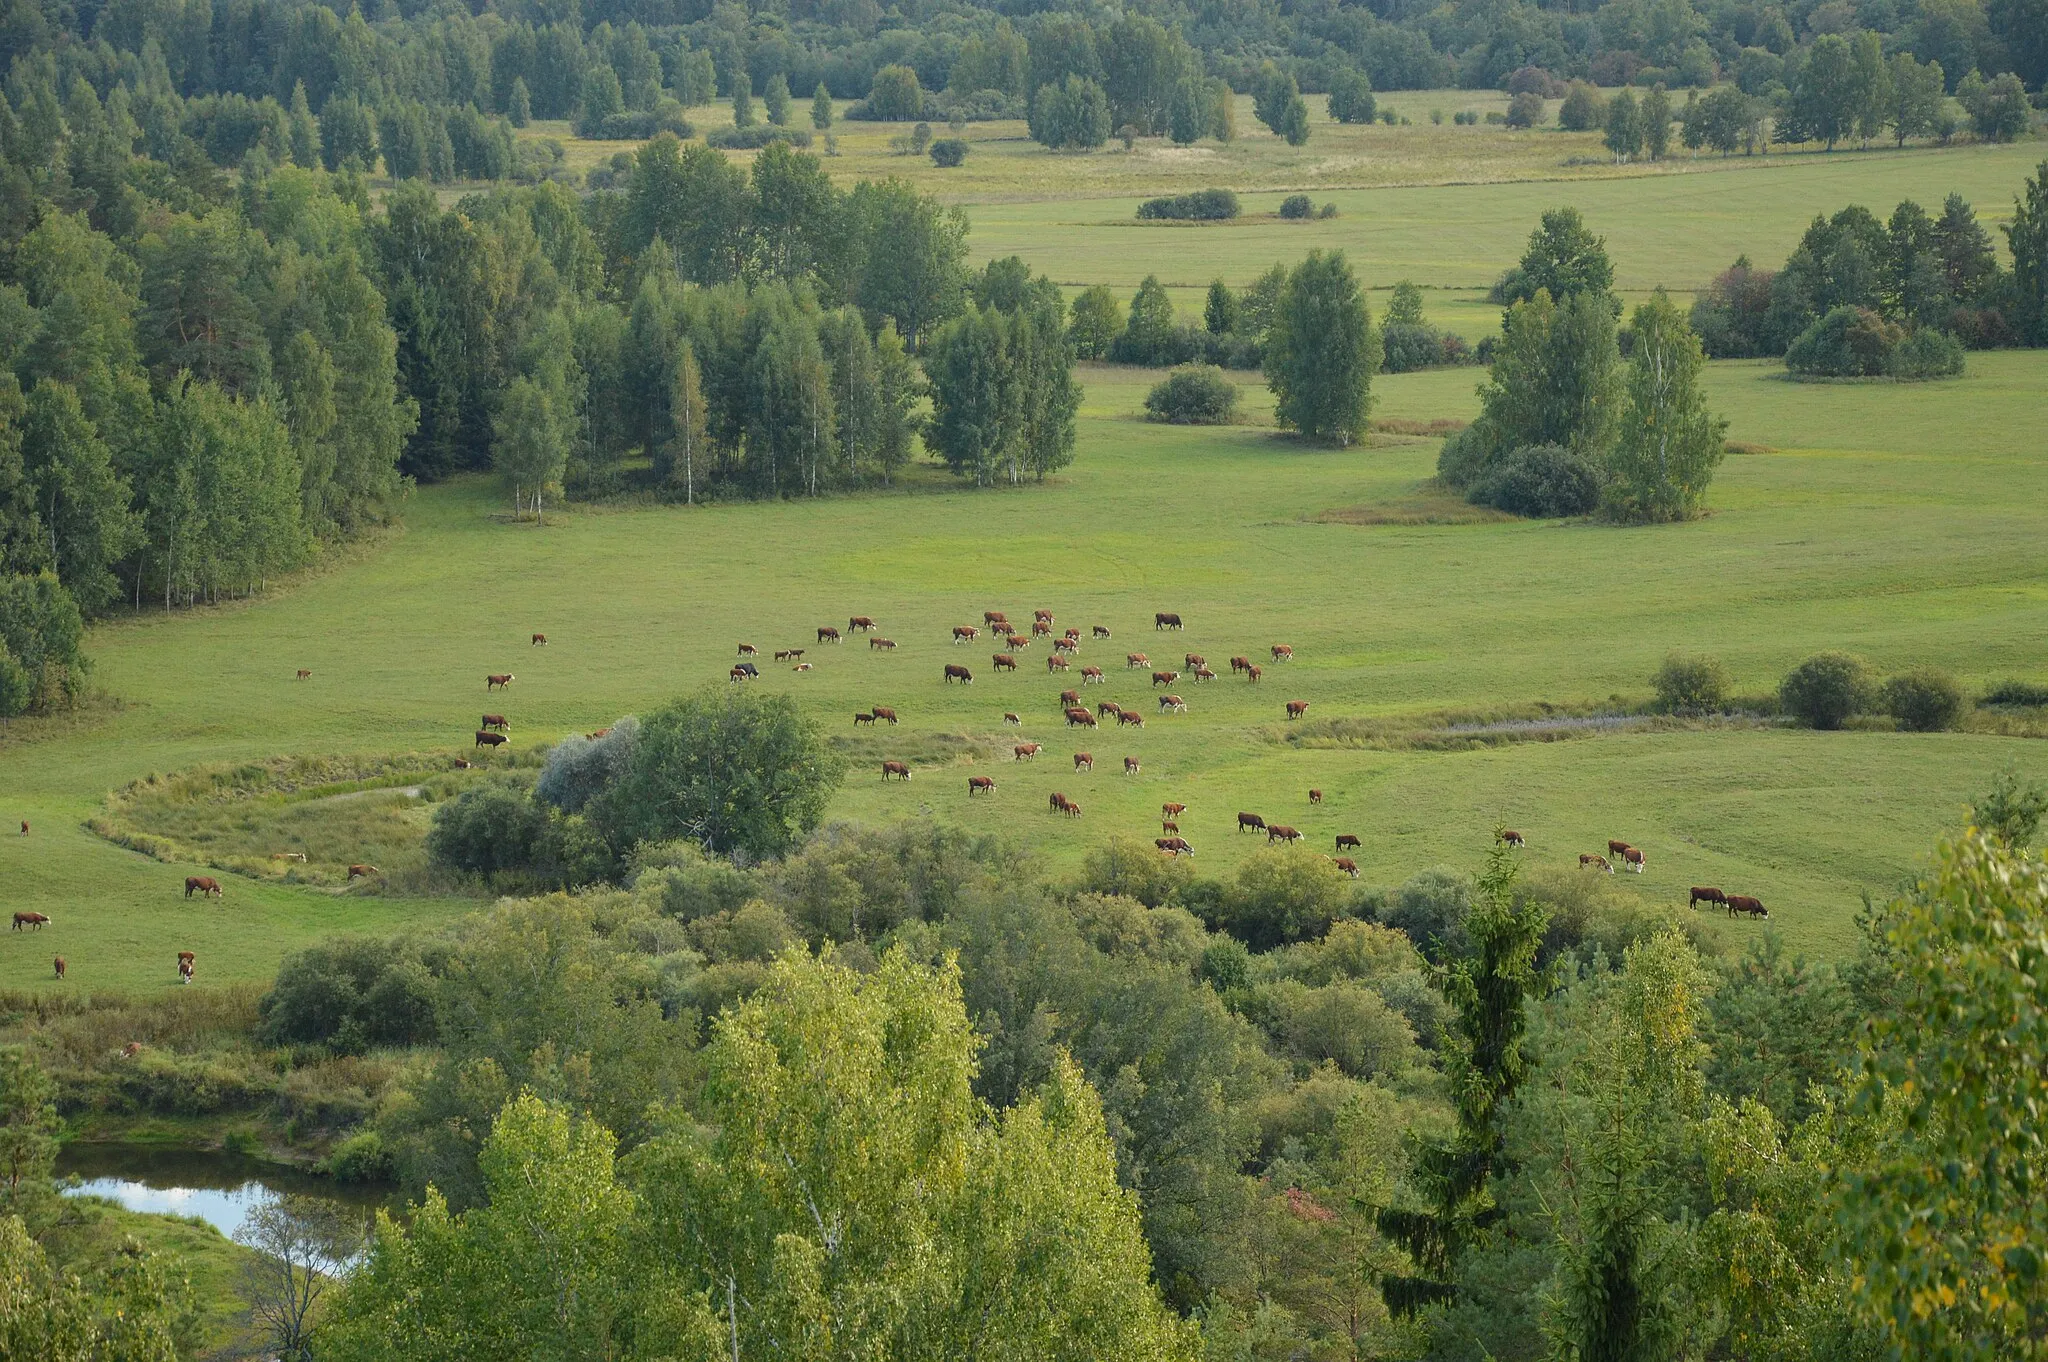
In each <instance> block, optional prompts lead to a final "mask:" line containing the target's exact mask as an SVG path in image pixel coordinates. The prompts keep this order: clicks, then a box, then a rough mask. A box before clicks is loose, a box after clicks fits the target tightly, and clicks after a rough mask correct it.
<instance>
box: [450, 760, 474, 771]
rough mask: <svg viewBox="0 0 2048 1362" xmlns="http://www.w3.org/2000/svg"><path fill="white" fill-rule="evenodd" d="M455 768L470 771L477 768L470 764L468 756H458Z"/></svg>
mask: <svg viewBox="0 0 2048 1362" xmlns="http://www.w3.org/2000/svg"><path fill="white" fill-rule="evenodd" d="M455 769H456V770H458V771H470V770H474V769H475V768H474V767H472V766H471V765H470V764H469V758H468V757H457V758H456V759H455Z"/></svg>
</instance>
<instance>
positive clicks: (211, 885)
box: [185, 875, 221, 899]
mask: <svg viewBox="0 0 2048 1362" xmlns="http://www.w3.org/2000/svg"><path fill="white" fill-rule="evenodd" d="M195 893H196V894H201V895H204V896H205V897H207V898H213V899H217V898H219V897H221V892H220V881H219V880H217V879H215V878H214V877H213V876H211V875H187V876H186V877H185V897H186V898H188V899H189V898H191V897H192V895H193V894H195Z"/></svg>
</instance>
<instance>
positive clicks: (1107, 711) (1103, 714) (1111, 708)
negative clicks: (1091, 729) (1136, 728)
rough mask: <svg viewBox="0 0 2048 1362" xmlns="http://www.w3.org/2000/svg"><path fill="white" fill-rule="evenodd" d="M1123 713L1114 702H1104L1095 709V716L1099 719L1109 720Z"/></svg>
mask: <svg viewBox="0 0 2048 1362" xmlns="http://www.w3.org/2000/svg"><path fill="white" fill-rule="evenodd" d="M1121 713H1123V710H1122V708H1121V707H1119V706H1118V704H1117V702H1116V701H1114V700H1104V701H1103V702H1102V703H1101V704H1099V705H1097V706H1096V707H1095V716H1096V717H1097V718H1098V719H1107V718H1109V717H1110V716H1111V715H1113V714H1121Z"/></svg>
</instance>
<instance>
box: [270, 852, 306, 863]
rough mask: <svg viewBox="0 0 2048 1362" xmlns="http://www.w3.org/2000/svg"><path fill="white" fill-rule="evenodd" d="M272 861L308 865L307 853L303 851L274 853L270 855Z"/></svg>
mask: <svg viewBox="0 0 2048 1362" xmlns="http://www.w3.org/2000/svg"><path fill="white" fill-rule="evenodd" d="M270 859H271V860H273V861H297V862H298V863H299V864H300V865H304V864H305V863H306V853H305V852H303V851H273V852H271V853H270Z"/></svg>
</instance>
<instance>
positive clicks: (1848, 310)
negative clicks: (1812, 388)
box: [1785, 306, 1963, 379]
mask: <svg viewBox="0 0 2048 1362" xmlns="http://www.w3.org/2000/svg"><path fill="white" fill-rule="evenodd" d="M1785 367H1786V368H1787V369H1789V370H1791V371H1792V372H1793V373H1795V374H1806V375H1810V376H1812V377H1817V378H1898V379H1927V378H1953V377H1954V376H1955V375H1957V374H1960V373H1962V371H1963V345H1962V342H1961V341H1959V340H1957V339H1956V338H1955V337H1954V336H1951V335H1949V334H1948V333H1947V332H1944V331H1937V330H1934V329H1933V328H1931V327H1918V328H1914V329H1912V330H1908V329H1907V328H1905V327H1903V326H1900V325H1898V324H1897V323H1895V322H1889V321H1886V320H1885V319H1884V318H1883V317H1881V316H1879V315H1878V314H1877V313H1876V312H1873V311H1871V310H1870V309H1869V308H1865V307H1846V306H1845V307H1838V308H1834V309H1832V310H1831V311H1830V312H1829V313H1828V314H1827V315H1826V316H1824V317H1822V318H1821V319H1820V320H1818V321H1816V322H1815V323H1813V325H1811V326H1809V327H1807V328H1806V330H1804V331H1802V332H1800V333H1799V336H1798V338H1797V339H1796V340H1794V341H1793V342H1792V345H1791V348H1789V349H1788V350H1786V351H1785Z"/></svg>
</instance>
